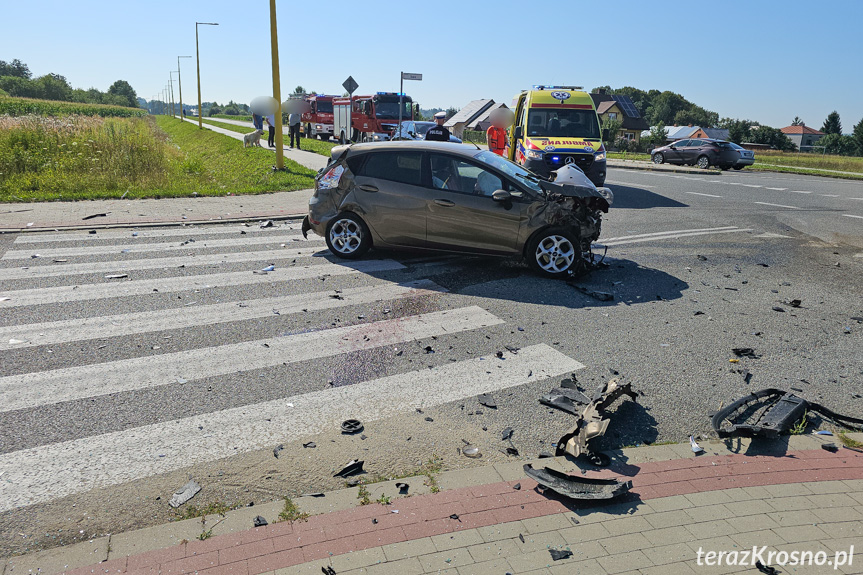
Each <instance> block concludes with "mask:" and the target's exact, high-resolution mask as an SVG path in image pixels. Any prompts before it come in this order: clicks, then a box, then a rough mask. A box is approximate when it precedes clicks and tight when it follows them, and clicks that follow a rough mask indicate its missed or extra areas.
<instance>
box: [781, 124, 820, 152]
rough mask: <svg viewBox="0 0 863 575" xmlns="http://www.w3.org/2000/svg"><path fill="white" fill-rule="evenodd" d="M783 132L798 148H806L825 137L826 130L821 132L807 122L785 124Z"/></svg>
mask: <svg viewBox="0 0 863 575" xmlns="http://www.w3.org/2000/svg"><path fill="white" fill-rule="evenodd" d="M781 131H782V133H783V134H785V135H786V136H788V139H789V140H791V141H792V142H794V144H795V145H796V146H797V149H798V150H804V149H806V148H810V147H812V146H814V145H815V144H816V143H817V142H818V140H820V139H821V138H822V137H824V132H819V131H818V130H816V129H814V128H810V127H809V126H807V125H805V124H798V125H796V126H785V127H784V128H782V130H781Z"/></svg>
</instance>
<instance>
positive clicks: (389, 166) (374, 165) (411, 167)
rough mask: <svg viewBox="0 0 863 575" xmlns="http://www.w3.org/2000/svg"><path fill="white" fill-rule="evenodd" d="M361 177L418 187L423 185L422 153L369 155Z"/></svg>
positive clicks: (378, 153)
mask: <svg viewBox="0 0 863 575" xmlns="http://www.w3.org/2000/svg"><path fill="white" fill-rule="evenodd" d="M360 175H361V176H365V177H367V178H379V179H381V180H389V181H391V182H400V183H402V184H411V185H414V186H418V185H420V184H421V183H422V152H377V153H371V154H368V158H367V159H366V162H365V165H363V167H362V170H361V172H360Z"/></svg>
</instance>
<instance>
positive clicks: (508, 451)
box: [506, 447, 518, 457]
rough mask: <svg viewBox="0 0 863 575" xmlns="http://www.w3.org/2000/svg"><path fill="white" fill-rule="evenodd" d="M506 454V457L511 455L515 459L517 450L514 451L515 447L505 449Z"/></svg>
mask: <svg viewBox="0 0 863 575" xmlns="http://www.w3.org/2000/svg"><path fill="white" fill-rule="evenodd" d="M506 454H507V455H513V456H516V457H517V456H518V449H516V448H515V447H507V448H506Z"/></svg>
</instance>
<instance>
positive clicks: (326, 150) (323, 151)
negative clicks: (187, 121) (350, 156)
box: [202, 118, 338, 158]
mask: <svg viewBox="0 0 863 575" xmlns="http://www.w3.org/2000/svg"><path fill="white" fill-rule="evenodd" d="M202 121H203V122H204V123H205V124H210V125H212V126H217V127H219V128H223V129H225V130H230V131H232V132H237V133H238V134H248V133H249V132H251V131H252V128H251V127H245V126H237V125H236V124H228V123H227V122H219V121H218V120H210V119H207V118H202ZM266 128H267V127H266V126H264V137H263V138H262V139H263V140H264V143H263V145H264V146H266V144H267V142H266V139H267V138H266V134H267V129H266ZM283 137H284V138H285V145H288V143H289V142H290V140H289V139H288V135H287V133H286V134H285V135H284V136H283ZM337 145H338V144H337V143H336V142H324V141H323V140H318V139H317V138H302V142H300V147H301V149H303V150H307V151H309V152H314V153H316V154H320V155H322V156H326V157H328V158H329V157H330V151H331V150H332V149H333V148H334V147H335V146H337Z"/></svg>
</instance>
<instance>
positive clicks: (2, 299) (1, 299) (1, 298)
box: [0, 296, 12, 301]
mask: <svg viewBox="0 0 863 575" xmlns="http://www.w3.org/2000/svg"><path fill="white" fill-rule="evenodd" d="M10 299H12V298H10V297H6V296H3V297H0V301H9V300H10Z"/></svg>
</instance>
